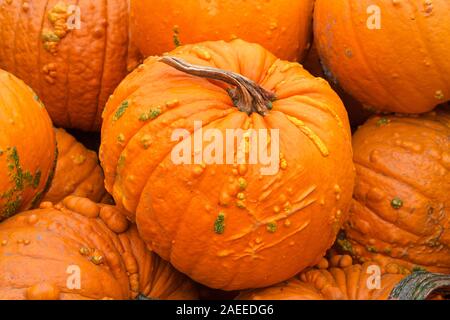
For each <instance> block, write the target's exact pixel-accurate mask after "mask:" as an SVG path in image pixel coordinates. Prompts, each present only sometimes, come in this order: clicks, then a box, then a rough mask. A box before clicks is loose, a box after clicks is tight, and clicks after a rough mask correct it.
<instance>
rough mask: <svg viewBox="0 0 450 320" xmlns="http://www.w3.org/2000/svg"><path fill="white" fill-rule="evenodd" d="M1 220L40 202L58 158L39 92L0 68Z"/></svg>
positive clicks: (53, 136) (52, 133)
mask: <svg viewBox="0 0 450 320" xmlns="http://www.w3.org/2000/svg"><path fill="white" fill-rule="evenodd" d="M0 128H1V133H2V134H1V135H0V221H1V220H3V219H5V218H8V217H10V216H12V215H14V214H15V213H16V212H19V211H22V210H27V209H30V208H32V207H35V206H36V205H37V204H39V201H40V200H41V198H42V195H43V193H44V192H45V190H46V189H47V188H48V184H49V183H50V180H51V177H52V174H53V172H54V168H55V161H56V141H55V133H54V132H53V128H52V123H51V121H50V117H49V116H48V114H47V111H46V110H45V108H44V105H43V104H42V103H41V102H40V100H39V98H38V96H37V95H36V94H35V93H34V92H33V91H32V90H31V89H30V88H29V87H27V86H26V85H25V83H23V82H22V81H21V80H19V79H17V78H16V77H14V76H13V75H12V74H9V73H8V72H6V71H3V70H1V69H0Z"/></svg>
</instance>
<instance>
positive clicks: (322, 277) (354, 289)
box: [236, 255, 450, 300]
mask: <svg viewBox="0 0 450 320" xmlns="http://www.w3.org/2000/svg"><path fill="white" fill-rule="evenodd" d="M377 268H380V267H379V266H378V265H377V264H376V263H374V262H366V263H364V264H355V263H353V261H352V258H351V257H350V256H348V255H336V256H333V257H332V258H331V259H329V260H327V259H325V258H324V259H323V260H322V261H321V262H320V263H319V264H318V265H317V266H316V267H315V268H311V269H308V270H305V271H303V272H302V273H300V274H299V275H297V276H295V277H294V278H291V279H289V280H288V281H284V282H281V283H279V284H277V285H275V286H272V287H268V288H263V289H257V290H249V291H245V292H242V293H241V294H240V295H239V296H238V297H237V298H236V299H238V300H386V299H397V300H409V299H415V300H422V299H426V298H429V299H433V298H435V297H436V296H439V295H440V294H442V293H445V292H447V293H448V292H449V288H450V277H449V276H446V275H439V274H431V273H422V272H419V273H415V274H413V275H410V276H408V278H406V276H405V275H402V274H399V273H389V272H387V271H383V272H381V271H377V270H380V269H377ZM425 284H426V285H425ZM445 288H446V289H445Z"/></svg>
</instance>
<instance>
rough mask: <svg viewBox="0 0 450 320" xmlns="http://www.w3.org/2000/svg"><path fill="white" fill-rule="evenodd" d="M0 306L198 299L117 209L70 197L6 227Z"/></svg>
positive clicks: (2, 230) (1, 229) (0, 238)
mask: <svg viewBox="0 0 450 320" xmlns="http://www.w3.org/2000/svg"><path fill="white" fill-rule="evenodd" d="M0 243H1V246H0V274H1V275H2V276H1V277H0V299H20V300H21V299H29V300H47V299H49V300H57V299H64V300H72V299H76V300H84V299H132V298H135V297H136V296H137V295H138V294H142V295H145V296H147V297H151V298H158V299H194V298H196V297H197V291H196V288H195V286H194V284H193V282H192V281H190V280H189V279H188V278H186V277H185V276H183V275H181V274H180V273H178V272H177V271H176V270H174V269H173V268H172V267H171V266H170V265H169V264H168V263H167V262H165V261H163V260H161V258H159V257H158V256H157V255H155V254H154V253H152V252H150V251H148V250H147V249H146V247H145V244H144V242H143V241H142V240H141V239H140V237H139V235H138V233H137V230H136V227H135V226H133V225H130V224H129V222H128V221H127V219H126V218H125V216H124V215H123V214H122V212H121V211H120V210H119V209H117V208H115V207H113V206H109V205H102V204H95V203H94V202H92V201H91V200H89V199H86V198H79V197H75V196H69V197H67V198H65V199H64V200H63V202H62V203H59V204H57V205H53V204H52V203H50V202H42V203H41V205H40V209H37V210H32V211H26V212H22V213H20V214H18V215H16V216H14V217H12V218H11V219H8V220H7V221H5V222H3V223H1V224H0Z"/></svg>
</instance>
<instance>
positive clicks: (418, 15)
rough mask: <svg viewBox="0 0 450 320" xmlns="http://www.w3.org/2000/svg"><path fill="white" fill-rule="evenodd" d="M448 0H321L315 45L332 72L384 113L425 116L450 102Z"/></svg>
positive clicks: (337, 78) (346, 86)
mask: <svg viewBox="0 0 450 320" xmlns="http://www.w3.org/2000/svg"><path fill="white" fill-rule="evenodd" d="M448 21H450V7H449V2H448V0H433V1H391V0H342V1H329V0H317V1H316V5H315V10H314V33H315V41H316V43H317V47H318V49H319V54H320V57H321V58H322V62H323V64H324V65H325V67H326V69H327V72H329V74H330V75H331V76H332V77H333V78H334V79H335V80H336V81H337V82H338V83H339V84H340V85H341V86H342V87H343V88H344V89H345V90H346V91H347V92H349V93H350V94H351V95H352V96H354V97H355V98H356V99H357V100H359V101H360V102H362V103H363V104H365V105H367V106H371V107H373V108H374V109H377V110H380V111H391V112H402V113H422V112H427V111H431V110H432V109H433V108H434V107H435V106H436V105H438V104H440V103H443V102H445V101H448V100H450V86H449V83H450V24H449V23H448Z"/></svg>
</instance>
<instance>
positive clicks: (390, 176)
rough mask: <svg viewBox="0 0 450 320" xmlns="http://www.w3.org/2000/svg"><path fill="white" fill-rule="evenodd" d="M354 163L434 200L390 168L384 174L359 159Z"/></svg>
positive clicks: (419, 187)
mask: <svg viewBox="0 0 450 320" xmlns="http://www.w3.org/2000/svg"><path fill="white" fill-rule="evenodd" d="M392 147H394V146H392ZM354 163H355V165H357V166H359V167H361V168H363V169H364V170H367V171H371V172H373V173H375V174H376V175H379V176H381V177H383V178H386V179H387V180H395V181H398V182H400V183H402V184H403V185H405V186H407V187H409V188H411V189H413V190H414V191H416V192H418V193H419V194H420V195H421V196H422V197H424V198H426V199H430V198H433V196H432V195H431V196H430V195H426V194H425V193H424V192H425V191H424V190H423V189H422V188H421V186H414V185H412V184H411V183H410V182H408V181H405V180H404V179H403V176H401V175H396V174H395V173H393V172H392V171H390V170H389V168H388V172H386V173H385V172H383V170H381V169H379V168H378V170H375V169H374V168H370V167H369V166H368V165H367V164H363V163H361V162H360V161H358V160H357V159H355V160H354ZM385 169H386V168H385Z"/></svg>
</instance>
